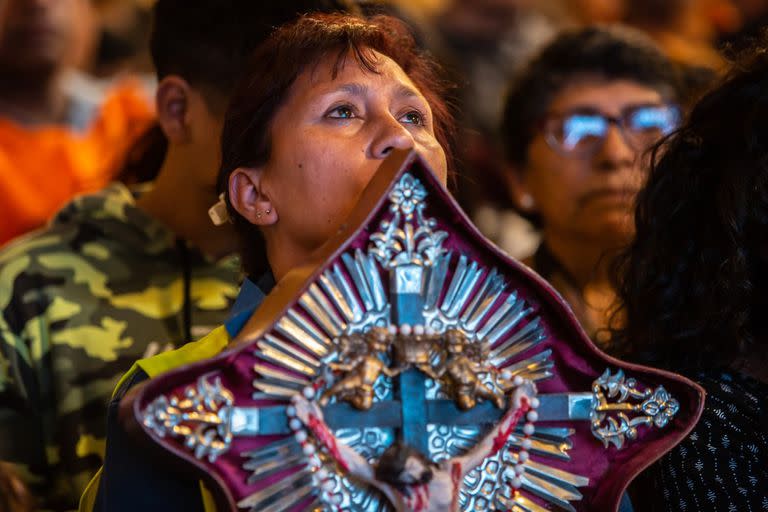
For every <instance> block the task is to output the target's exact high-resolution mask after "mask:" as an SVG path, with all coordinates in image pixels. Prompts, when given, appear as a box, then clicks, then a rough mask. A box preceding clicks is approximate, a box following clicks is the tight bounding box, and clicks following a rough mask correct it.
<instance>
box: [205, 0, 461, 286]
mask: <svg viewBox="0 0 768 512" xmlns="http://www.w3.org/2000/svg"><path fill="white" fill-rule="evenodd" d="M368 50H375V51H377V52H379V53H381V54H383V55H385V56H387V57H389V58H390V59H392V60H393V61H394V62H395V63H396V64H397V65H399V66H400V67H401V68H402V69H403V71H404V72H405V73H406V74H407V75H408V77H409V78H410V79H411V81H413V83H414V85H415V86H416V87H417V88H418V89H419V91H420V92H421V93H422V94H423V95H424V97H425V99H426V100H427V102H428V103H429V105H430V107H431V109H432V114H433V117H434V129H435V138H436V139H437V141H438V142H439V143H440V145H441V146H442V147H443V150H444V151H445V154H446V158H447V160H448V167H449V172H450V170H451V162H452V158H451V157H452V148H453V133H454V129H455V126H454V120H453V116H452V114H451V111H450V109H449V108H448V105H447V103H446V100H445V93H446V88H447V87H448V84H447V83H446V82H445V81H444V80H443V79H442V78H441V75H440V72H439V70H438V68H437V66H436V64H435V62H434V61H433V60H432V59H430V58H429V57H427V56H426V55H425V54H424V53H423V52H422V51H421V50H420V49H419V48H418V47H417V46H416V42H415V41H414V39H413V36H412V35H411V33H410V31H409V30H408V28H407V27H406V26H405V25H404V24H403V23H402V22H401V21H399V20H397V19H395V18H392V17H390V16H374V17H372V18H368V19H364V18H360V17H357V16H351V15H344V14H336V15H333V14H330V15H323V14H314V15H311V16H304V17H302V18H300V19H299V20H298V21H296V22H295V23H291V24H287V25H284V26H282V27H280V29H278V30H277V31H275V32H274V33H273V35H272V37H270V38H269V40H267V42H266V43H265V44H263V45H262V46H261V47H259V49H258V50H257V51H256V53H255V54H254V56H253V59H252V61H251V66H250V68H249V69H248V70H247V72H246V76H245V77H244V79H243V81H242V82H241V83H240V85H239V86H238V89H237V91H235V93H234V94H233V95H232V100H231V102H230V106H229V110H228V111H227V115H226V119H225V122H224V129H223V131H222V137H221V140H222V163H221V169H220V172H219V180H218V188H219V192H225V193H226V194H227V205H228V210H229V215H230V218H232V220H233V223H234V225H235V228H236V230H237V231H238V234H239V235H240V254H241V257H242V262H243V267H244V269H245V271H246V273H247V274H248V275H249V276H251V277H254V278H256V277H258V276H259V275H261V274H262V273H264V272H266V271H267V270H268V268H267V265H266V251H265V246H264V239H263V237H262V235H261V231H260V230H259V228H258V227H257V226H254V225H253V224H251V223H250V222H248V220H247V219H245V218H243V217H242V216H241V215H240V214H239V213H238V212H237V211H236V210H235V209H234V208H232V205H231V202H230V201H229V196H228V194H229V187H228V186H227V185H228V183H229V176H230V174H231V173H232V171H234V170H235V169H237V168H238V167H258V166H260V165H263V164H265V163H266V162H267V161H268V160H269V154H270V146H271V140H270V139H271V130H270V127H271V123H272V120H273V118H274V116H275V114H276V113H277V111H278V110H279V109H280V107H281V106H282V104H283V102H284V101H285V99H286V98H287V97H288V94H289V92H290V89H291V87H292V86H293V83H294V82H295V81H296V79H297V78H298V76H299V75H300V74H301V73H303V72H304V71H305V70H307V69H311V66H315V65H317V63H318V62H320V61H321V60H322V59H323V58H324V57H331V58H333V59H335V62H334V68H333V69H334V73H338V72H340V71H341V69H342V67H343V66H344V63H345V61H346V58H347V56H348V55H351V56H352V57H351V59H354V61H355V62H354V64H356V65H359V66H361V67H362V68H363V69H365V70H367V71H370V72H373V73H376V72H377V70H376V66H377V62H376V58H375V56H374V55H373V54H372V53H371V52H370V51H368Z"/></svg>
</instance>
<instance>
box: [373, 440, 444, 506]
mask: <svg viewBox="0 0 768 512" xmlns="http://www.w3.org/2000/svg"><path fill="white" fill-rule="evenodd" d="M411 457H416V458H417V459H419V460H420V461H421V463H422V464H423V465H424V468H425V469H427V471H425V472H424V474H423V475H422V479H421V481H419V482H415V483H413V484H410V485H423V484H428V483H429V482H430V481H431V480H432V476H433V474H432V468H433V467H434V466H435V464H434V463H433V462H432V461H431V460H429V459H428V458H427V457H425V456H424V454H423V453H421V452H420V451H418V450H417V449H415V448H413V447H412V446H410V445H407V444H405V443H403V442H402V441H395V442H394V443H393V444H392V446H390V447H389V448H387V449H386V450H385V451H384V453H383V454H382V455H381V457H379V461H378V462H377V463H376V468H375V469H374V476H375V477H376V480H378V481H380V482H384V483H387V484H389V485H391V486H392V487H394V488H395V489H397V490H398V492H400V494H402V495H403V496H405V497H406V498H409V497H410V496H411V493H410V491H409V490H408V485H407V484H405V483H403V482H402V481H401V480H400V474H401V473H402V472H403V470H404V469H405V463H406V461H407V460H408V459H409V458H411Z"/></svg>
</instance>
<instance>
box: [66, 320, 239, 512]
mask: <svg viewBox="0 0 768 512" xmlns="http://www.w3.org/2000/svg"><path fill="white" fill-rule="evenodd" d="M229 341H230V339H229V333H228V332H227V329H226V327H225V326H223V325H221V326H219V327H217V328H216V329H214V330H212V331H211V332H210V333H208V335H206V336H205V337H203V338H200V339H199V340H197V341H193V342H191V343H187V344H186V345H183V346H182V347H180V348H177V349H176V350H171V351H169V352H163V353H162V354H158V355H156V356H153V357H149V358H147V359H140V360H139V361H136V362H135V363H133V366H132V367H131V369H130V370H128V372H127V373H126V374H125V375H123V377H122V378H121V379H120V382H118V383H117V387H116V388H115V391H114V392H113V394H112V396H114V394H115V393H117V391H118V390H119V389H120V388H121V387H122V386H123V384H124V383H125V382H126V381H128V379H130V378H131V376H133V375H134V374H135V373H136V372H137V371H138V369H139V368H141V369H142V370H144V372H145V373H146V374H147V375H148V376H149V378H155V377H157V376H158V375H162V374H163V373H166V372H169V371H171V370H174V369H176V368H178V367H180V366H183V365H185V364H191V363H196V362H198V361H202V360H204V359H208V358H209V357H213V356H215V355H217V354H218V353H219V352H221V351H222V350H224V348H226V346H227V344H228V343H229ZM102 469H104V468H103V467H102V468H101V469H99V471H98V472H97V473H96V475H94V477H93V478H92V479H91V481H90V482H89V483H88V486H87V487H86V488H85V492H83V495H82V496H81V497H80V507H79V512H91V511H92V510H93V505H94V503H95V502H96V494H97V493H98V490H99V479H100V478H101V472H102ZM200 493H201V495H202V500H203V507H204V509H205V512H216V505H215V503H214V501H213V496H212V495H211V493H210V492H209V491H208V489H206V488H205V486H204V485H203V482H200Z"/></svg>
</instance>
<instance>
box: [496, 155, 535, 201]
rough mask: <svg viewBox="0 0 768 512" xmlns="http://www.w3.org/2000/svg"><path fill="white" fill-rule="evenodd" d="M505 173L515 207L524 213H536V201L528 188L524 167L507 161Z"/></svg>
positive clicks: (505, 180)
mask: <svg viewBox="0 0 768 512" xmlns="http://www.w3.org/2000/svg"><path fill="white" fill-rule="evenodd" d="M503 175H504V182H505V183H506V185H507V191H508V192H509V197H510V199H512V202H513V203H514V205H515V208H517V209H518V210H520V211H521V212H524V213H534V212H535V211H536V201H535V200H534V198H533V195H531V193H530V191H529V190H528V185H527V183H526V182H525V176H524V171H523V169H521V168H520V167H518V166H517V165H515V164H510V163H507V164H506V165H505V167H504V172H503Z"/></svg>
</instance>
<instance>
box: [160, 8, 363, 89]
mask: <svg viewBox="0 0 768 512" xmlns="http://www.w3.org/2000/svg"><path fill="white" fill-rule="evenodd" d="M355 9H356V7H354V4H353V3H352V1H351V0H282V1H280V2H258V1H254V0H205V1H201V0H197V1H189V0H157V3H156V4H155V6H154V9H153V20H154V22H153V27H152V35H151V38H150V52H151V54H152V61H153V63H154V65H155V70H156V72H157V77H158V79H162V78H163V77H166V76H168V75H171V74H174V75H179V76H181V77H182V78H184V79H185V80H187V81H188V82H189V83H190V84H192V85H194V86H195V87H201V88H202V89H203V90H204V91H205V92H208V91H209V90H210V91H215V92H217V93H219V94H220V95H222V96H224V97H225V98H226V97H228V96H229V95H230V93H231V91H232V90H233V89H234V87H235V84H236V83H237V81H238V79H239V77H240V74H241V73H242V72H243V69H244V68H245V67H246V62H247V60H248V57H249V56H250V54H251V53H252V52H253V51H254V50H255V49H256V48H257V47H258V46H259V44H261V43H262V42H264V41H265V40H266V39H267V38H268V37H269V35H270V34H271V33H272V31H273V30H274V29H275V28H276V27H278V26H280V25H282V24H283V23H287V22H289V21H292V20H294V19H295V18H296V17H297V16H299V15H301V14H305V13H307V12H336V11H345V12H349V11H350V10H355Z"/></svg>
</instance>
